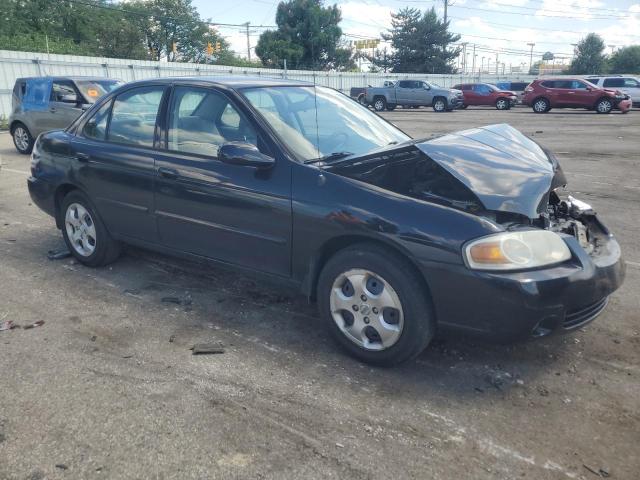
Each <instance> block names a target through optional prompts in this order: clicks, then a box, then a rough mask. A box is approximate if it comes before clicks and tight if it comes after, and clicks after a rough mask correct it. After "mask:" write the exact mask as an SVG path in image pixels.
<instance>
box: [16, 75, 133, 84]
mask: <svg viewBox="0 0 640 480" xmlns="http://www.w3.org/2000/svg"><path fill="white" fill-rule="evenodd" d="M37 78H50V79H51V80H71V81H77V80H84V81H98V80H99V81H105V80H113V81H114V82H121V81H122V80H120V79H119V78H107V77H95V76H83V75H69V76H66V75H44V76H41V77H20V78H17V79H16V82H18V81H20V80H34V79H37Z"/></svg>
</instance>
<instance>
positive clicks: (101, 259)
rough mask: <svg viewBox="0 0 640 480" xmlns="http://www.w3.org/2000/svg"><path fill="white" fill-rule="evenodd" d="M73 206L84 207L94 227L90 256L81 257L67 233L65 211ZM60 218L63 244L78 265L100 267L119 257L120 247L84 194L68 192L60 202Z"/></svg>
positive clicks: (77, 191) (74, 191) (76, 191)
mask: <svg viewBox="0 0 640 480" xmlns="http://www.w3.org/2000/svg"><path fill="white" fill-rule="evenodd" d="M74 204H75V205H81V206H82V207H84V209H85V210H86V211H87V212H88V213H89V215H90V219H91V223H93V225H94V226H95V239H94V242H93V243H94V248H95V250H94V251H93V253H91V254H90V255H82V254H81V253H80V252H79V251H78V250H77V247H76V246H74V244H73V243H72V240H71V239H70V238H69V234H68V232H67V222H66V215H67V210H68V209H69V207H70V206H72V205H74ZM60 216H61V219H62V236H63V237H64V242H65V243H66V244H67V247H68V248H69V251H70V252H71V254H72V255H73V256H74V257H75V258H76V260H78V261H79V262H80V263H82V264H83V265H86V266H88V267H101V266H104V265H108V264H110V263H112V262H114V261H115V260H116V259H117V258H118V257H119V256H120V253H121V251H122V249H121V245H120V244H119V243H118V242H116V241H114V240H113V239H112V238H111V235H109V232H108V231H107V228H106V227H105V225H104V223H103V222H102V219H101V218H100V216H99V215H98V212H97V211H96V209H95V208H94V206H93V204H92V203H91V202H90V201H89V199H88V198H87V196H86V195H85V194H83V193H82V192H80V191H79V190H73V191H71V192H69V193H68V194H67V195H66V196H65V197H64V199H63V200H62V205H61V207H60Z"/></svg>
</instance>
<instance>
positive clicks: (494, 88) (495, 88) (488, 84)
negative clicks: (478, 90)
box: [484, 83, 500, 92]
mask: <svg viewBox="0 0 640 480" xmlns="http://www.w3.org/2000/svg"><path fill="white" fill-rule="evenodd" d="M484 85H486V86H487V87H489V90H493V91H494V92H499V91H500V89H499V88H498V87H496V86H495V85H491V84H490V83H485V84H484Z"/></svg>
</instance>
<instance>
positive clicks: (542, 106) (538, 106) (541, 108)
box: [533, 100, 547, 113]
mask: <svg viewBox="0 0 640 480" xmlns="http://www.w3.org/2000/svg"><path fill="white" fill-rule="evenodd" d="M533 109H534V110H535V111H536V112H539V113H542V112H546V111H547V102H546V100H536V102H535V103H534V104H533Z"/></svg>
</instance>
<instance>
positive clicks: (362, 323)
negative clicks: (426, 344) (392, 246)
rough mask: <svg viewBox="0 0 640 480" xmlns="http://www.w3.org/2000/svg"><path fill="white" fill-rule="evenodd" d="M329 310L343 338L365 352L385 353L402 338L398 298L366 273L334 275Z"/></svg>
mask: <svg viewBox="0 0 640 480" xmlns="http://www.w3.org/2000/svg"><path fill="white" fill-rule="evenodd" d="M330 309H331V315H332V317H333V321H334V322H335V323H336V325H337V326H338V328H339V329H340V331H341V332H342V333H343V335H344V336H345V337H347V338H348V339H349V340H351V341H352V342H353V343H355V344H356V345H358V346H360V347H361V348H363V349H365V350H375V351H380V350H385V349H387V348H389V347H391V346H392V345H394V344H395V343H396V342H397V341H398V339H399V338H400V335H401V334H402V328H403V325H404V313H403V309H402V303H401V302H400V298H399V297H398V294H397V293H396V291H395V290H394V289H393V287H392V286H391V285H390V284H389V283H388V282H387V281H386V280H385V279H384V278H382V277H381V276H380V275H377V274H375V273H373V272H371V271H369V270H364V269H352V270H348V271H346V272H344V273H342V274H340V275H338V277H337V278H336V280H335V281H334V282H333V286H332V288H331V298H330Z"/></svg>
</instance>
